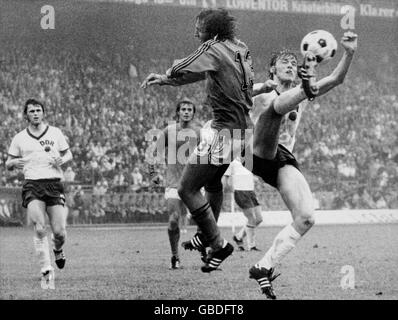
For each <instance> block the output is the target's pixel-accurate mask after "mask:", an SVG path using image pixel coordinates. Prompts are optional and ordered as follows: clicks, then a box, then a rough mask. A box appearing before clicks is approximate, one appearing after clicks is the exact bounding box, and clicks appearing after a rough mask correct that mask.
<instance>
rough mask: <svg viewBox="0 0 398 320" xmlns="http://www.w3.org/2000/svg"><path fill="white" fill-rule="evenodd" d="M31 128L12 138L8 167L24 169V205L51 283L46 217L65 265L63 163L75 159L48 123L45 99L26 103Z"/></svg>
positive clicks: (60, 264) (57, 260)
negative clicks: (44, 104) (46, 121)
mask: <svg viewBox="0 0 398 320" xmlns="http://www.w3.org/2000/svg"><path fill="white" fill-rule="evenodd" d="M23 112H24V117H25V119H26V120H27V121H28V127H27V128H26V129H24V130H23V131H21V132H19V133H18V134H17V135H15V137H14V138H13V139H12V142H11V145H10V148H9V150H8V159H7V161H6V166H7V169H8V170H13V169H14V168H16V169H23V173H24V177H25V182H24V184H23V187H22V205H23V207H24V208H27V216H28V219H29V220H30V221H31V222H32V223H33V226H34V231H35V234H34V238H33V241H34V247H35V250H36V253H37V255H38V257H39V262H40V267H41V270H40V271H41V275H42V282H44V283H47V284H49V283H51V281H53V279H54V269H53V267H52V266H51V261H50V251H49V247H48V239H47V232H46V217H45V215H46V214H47V215H48V217H49V221H50V225H51V230H52V244H53V251H54V256H55V263H56V265H57V267H58V268H59V269H62V268H64V266H65V261H66V259H65V255H64V252H63V249H62V248H63V245H64V243H65V239H66V215H67V213H66V209H65V207H64V205H65V195H64V188H63V185H62V183H61V182H60V180H61V178H62V175H63V173H62V169H61V166H62V165H63V164H65V163H67V162H69V161H70V160H72V153H71V152H70V150H69V145H68V143H67V141H66V139H65V136H64V135H63V134H62V132H61V130H59V129H58V128H56V127H53V126H49V125H48V124H46V123H45V122H44V115H45V109H44V106H43V104H42V103H41V102H39V101H37V100H34V99H29V100H27V101H26V103H25V105H24V111H23Z"/></svg>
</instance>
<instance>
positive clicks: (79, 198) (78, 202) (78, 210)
mask: <svg viewBox="0 0 398 320" xmlns="http://www.w3.org/2000/svg"><path fill="white" fill-rule="evenodd" d="M83 194H84V192H83V190H82V188H81V186H78V187H77V190H76V193H75V195H74V197H73V203H74V207H73V211H72V216H73V219H74V221H76V222H78V221H82V222H84V223H87V222H88V221H86V219H85V217H84V211H83V210H84V199H83Z"/></svg>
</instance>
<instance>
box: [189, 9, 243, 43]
mask: <svg viewBox="0 0 398 320" xmlns="http://www.w3.org/2000/svg"><path fill="white" fill-rule="evenodd" d="M235 28H236V26H235V18H234V17H232V16H230V15H229V13H228V11H227V10H225V9H223V8H218V9H204V10H202V11H201V12H200V13H199V14H198V15H197V16H196V24H195V37H197V38H199V39H200V41H201V42H205V41H207V40H210V39H214V38H215V37H217V40H221V41H223V40H233V39H234V37H235Z"/></svg>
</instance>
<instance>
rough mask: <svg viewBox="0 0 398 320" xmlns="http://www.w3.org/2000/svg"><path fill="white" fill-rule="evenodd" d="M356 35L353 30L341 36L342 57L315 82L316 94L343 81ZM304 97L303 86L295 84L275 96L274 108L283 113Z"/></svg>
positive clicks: (322, 92)
mask: <svg viewBox="0 0 398 320" xmlns="http://www.w3.org/2000/svg"><path fill="white" fill-rule="evenodd" d="M357 37H358V36H357V35H356V34H355V33H353V32H346V33H345V34H344V36H343V37H342V39H341V44H342V46H343V48H344V49H345V52H344V54H343V57H342V58H341V60H340V62H339V63H338V65H337V67H336V68H335V69H334V71H333V72H332V73H331V74H330V75H329V76H327V77H325V78H323V79H321V80H319V81H317V82H316V86H317V87H318V88H319V93H318V94H317V95H318V96H319V95H322V94H325V93H326V92H328V91H329V90H331V89H333V88H334V87H336V86H338V85H339V84H341V83H342V82H343V81H344V78H345V76H346V74H347V71H348V69H349V67H350V65H351V61H352V58H353V55H354V52H355V50H356V48H357ZM305 99H307V95H306V94H305V92H304V90H303V88H302V87H301V86H297V87H295V88H293V89H290V90H287V91H285V92H283V93H281V94H280V95H279V96H278V97H276V98H275V100H274V110H275V111H276V112H277V113H278V114H280V115H284V114H286V113H288V112H290V111H292V110H293V109H295V108H296V106H297V105H298V104H299V103H300V102H302V101H304V100H305Z"/></svg>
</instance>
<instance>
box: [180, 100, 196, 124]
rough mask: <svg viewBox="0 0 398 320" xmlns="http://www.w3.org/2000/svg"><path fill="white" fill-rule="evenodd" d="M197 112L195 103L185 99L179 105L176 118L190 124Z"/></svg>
mask: <svg viewBox="0 0 398 320" xmlns="http://www.w3.org/2000/svg"><path fill="white" fill-rule="evenodd" d="M195 112H196V106H195V103H193V101H192V100H190V99H188V98H184V99H182V100H180V101H179V102H178V103H177V106H176V118H177V121H184V122H189V121H191V120H192V119H193V117H194V115H195Z"/></svg>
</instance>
